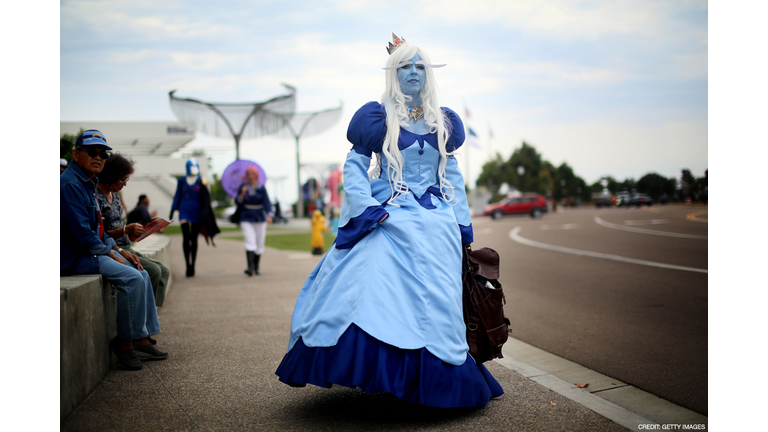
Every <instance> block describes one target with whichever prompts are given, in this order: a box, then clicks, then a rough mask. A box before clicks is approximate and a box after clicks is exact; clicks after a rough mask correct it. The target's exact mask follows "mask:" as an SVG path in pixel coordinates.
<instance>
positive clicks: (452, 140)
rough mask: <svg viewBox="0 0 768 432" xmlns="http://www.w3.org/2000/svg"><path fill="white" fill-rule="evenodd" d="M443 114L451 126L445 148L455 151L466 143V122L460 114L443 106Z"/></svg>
mask: <svg viewBox="0 0 768 432" xmlns="http://www.w3.org/2000/svg"><path fill="white" fill-rule="evenodd" d="M442 109H443V115H444V116H445V118H446V119H447V120H448V121H447V122H446V123H447V125H448V126H449V127H450V128H451V131H450V133H451V135H450V136H449V137H448V142H447V143H446V146H445V149H446V151H448V152H452V151H455V150H456V149H458V148H459V147H461V145H462V144H464V123H463V122H462V121H461V118H459V115H458V114H456V112H455V111H454V110H452V109H450V108H446V107H443V108H442Z"/></svg>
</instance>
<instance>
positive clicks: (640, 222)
mask: <svg viewBox="0 0 768 432" xmlns="http://www.w3.org/2000/svg"><path fill="white" fill-rule="evenodd" d="M665 223H669V219H651V220H647V219H646V220H625V221H624V225H659V224H665Z"/></svg>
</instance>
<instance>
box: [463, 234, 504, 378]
mask: <svg viewBox="0 0 768 432" xmlns="http://www.w3.org/2000/svg"><path fill="white" fill-rule="evenodd" d="M462 261H463V262H462V288H463V299H462V303H463V308H464V323H465V324H466V327H467V345H469V354H470V355H471V356H472V358H474V359H475V362H476V363H477V364H481V363H483V362H486V361H488V360H493V359H494V358H503V357H504V356H503V355H502V354H501V347H502V346H503V345H504V343H505V342H506V341H507V339H508V338H509V333H510V332H511V331H512V330H511V329H510V328H509V326H510V321H509V318H507V316H506V315H505V314H504V304H505V303H506V302H507V301H506V299H505V298H504V291H503V290H502V288H501V284H500V283H499V281H498V278H499V254H498V253H497V252H496V251H495V250H493V249H490V248H482V249H478V250H475V251H473V250H472V249H471V248H470V247H469V246H466V247H465V249H464V253H463V257H462Z"/></svg>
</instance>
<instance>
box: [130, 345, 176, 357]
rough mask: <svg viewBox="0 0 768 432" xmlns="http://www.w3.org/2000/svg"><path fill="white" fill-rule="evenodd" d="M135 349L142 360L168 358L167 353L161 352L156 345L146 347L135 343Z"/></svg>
mask: <svg viewBox="0 0 768 432" xmlns="http://www.w3.org/2000/svg"><path fill="white" fill-rule="evenodd" d="M133 349H134V351H136V355H138V356H139V358H140V359H141V360H165V359H167V358H168V353H167V352H162V351H160V350H159V349H157V348H155V346H154V345H149V346H146V345H139V344H137V343H134V344H133Z"/></svg>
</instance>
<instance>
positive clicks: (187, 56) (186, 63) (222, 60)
mask: <svg viewBox="0 0 768 432" xmlns="http://www.w3.org/2000/svg"><path fill="white" fill-rule="evenodd" d="M170 58H171V59H172V60H173V62H174V63H175V64H176V65H177V66H179V67H181V68H184V69H191V70H200V71H210V70H217V69H225V68H227V67H229V66H232V65H234V64H236V63H239V62H243V61H247V60H249V59H250V58H251V55H250V54H221V53H217V52H203V53H194V52H174V53H170Z"/></svg>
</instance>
